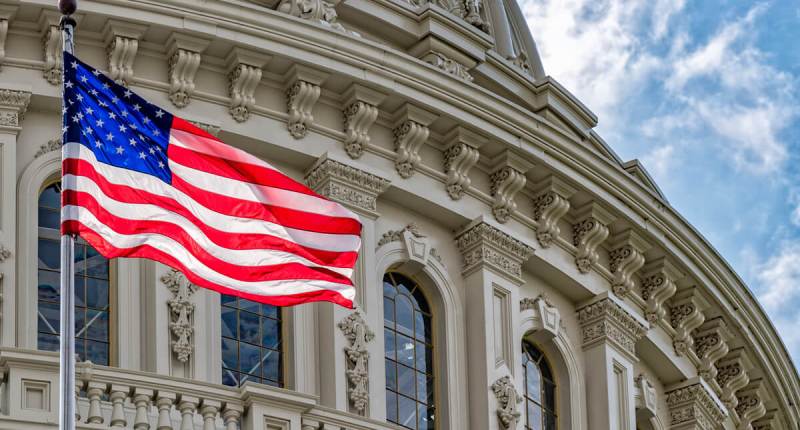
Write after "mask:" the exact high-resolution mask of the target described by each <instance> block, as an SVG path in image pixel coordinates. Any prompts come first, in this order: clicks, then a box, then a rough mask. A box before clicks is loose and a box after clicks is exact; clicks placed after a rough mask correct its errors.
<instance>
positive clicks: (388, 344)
mask: <svg viewBox="0 0 800 430" xmlns="http://www.w3.org/2000/svg"><path fill="white" fill-rule="evenodd" d="M383 342H384V345H385V346H384V348H385V349H386V357H387V358H391V359H393V360H394V359H395V358H396V357H397V355H396V352H397V348H395V344H394V331H392V330H384V331H383Z"/></svg>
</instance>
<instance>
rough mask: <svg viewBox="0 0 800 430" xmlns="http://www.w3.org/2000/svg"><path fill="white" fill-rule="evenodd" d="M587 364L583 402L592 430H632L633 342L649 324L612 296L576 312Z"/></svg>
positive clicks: (589, 303)
mask: <svg viewBox="0 0 800 430" xmlns="http://www.w3.org/2000/svg"><path fill="white" fill-rule="evenodd" d="M578 322H579V323H580V325H581V332H582V337H583V350H584V352H585V356H584V362H585V363H586V387H587V391H586V401H587V405H588V413H589V419H588V421H589V422H590V423H592V429H598V430H634V429H635V428H636V413H635V410H634V407H633V405H635V401H634V393H635V391H634V383H633V381H634V376H636V375H634V373H633V372H634V368H633V365H634V364H635V363H636V362H637V361H638V358H637V355H636V342H638V341H639V339H641V338H642V337H643V336H644V335H645V333H646V332H647V329H648V328H649V324H647V322H646V321H645V320H643V319H642V318H641V317H639V316H637V315H636V314H635V312H633V311H632V310H630V308H628V306H627V305H626V304H625V303H624V302H622V300H620V299H618V298H616V297H615V296H614V295H613V294H609V293H603V294H601V295H599V296H597V297H595V298H594V299H592V300H591V301H589V302H588V303H586V304H584V305H583V306H581V307H579V308H578Z"/></svg>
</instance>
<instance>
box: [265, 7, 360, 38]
mask: <svg viewBox="0 0 800 430" xmlns="http://www.w3.org/2000/svg"><path fill="white" fill-rule="evenodd" d="M340 1H341V0H281V2H280V4H279V5H278V8H277V10H278V11H279V12H283V13H285V14H289V15H291V16H295V17H298V18H301V19H305V20H308V21H311V22H316V23H319V24H322V25H324V26H326V27H330V28H332V29H334V30H337V31H341V32H344V33H347V34H351V35H353V36H358V35H359V34H358V33H356V32H355V31H350V30H347V29H346V28H344V26H342V24H339V22H337V19H338V15H337V14H336V5H338V4H339V2H340Z"/></svg>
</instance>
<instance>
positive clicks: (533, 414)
mask: <svg viewBox="0 0 800 430" xmlns="http://www.w3.org/2000/svg"><path fill="white" fill-rule="evenodd" d="M528 426H530V428H532V429H534V430H542V409H541V408H540V407H539V406H537V405H536V404H534V403H531V402H528Z"/></svg>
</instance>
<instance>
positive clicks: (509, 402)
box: [492, 375, 522, 429]
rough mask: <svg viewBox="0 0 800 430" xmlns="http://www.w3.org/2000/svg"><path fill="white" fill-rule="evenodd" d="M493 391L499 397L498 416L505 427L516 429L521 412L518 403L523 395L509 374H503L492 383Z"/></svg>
mask: <svg viewBox="0 0 800 430" xmlns="http://www.w3.org/2000/svg"><path fill="white" fill-rule="evenodd" d="M492 391H493V392H494V396H495V398H497V418H498V419H499V420H500V425H501V427H502V428H503V429H516V428H517V421H518V420H519V417H520V415H521V414H520V412H519V411H518V410H517V403H521V402H522V396H520V395H519V394H518V393H517V389H516V388H514V384H513V383H512V382H511V378H510V377H509V376H507V375H506V376H503V377H502V378H500V379H498V380H497V381H495V382H494V383H493V384H492Z"/></svg>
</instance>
